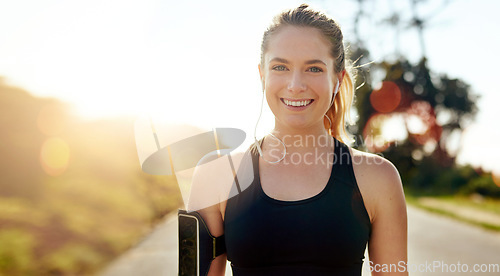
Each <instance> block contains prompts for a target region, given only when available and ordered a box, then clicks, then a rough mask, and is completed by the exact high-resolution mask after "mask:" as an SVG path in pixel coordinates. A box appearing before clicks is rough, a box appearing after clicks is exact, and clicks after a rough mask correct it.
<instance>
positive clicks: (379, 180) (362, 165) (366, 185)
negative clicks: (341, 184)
mask: <svg viewBox="0 0 500 276" xmlns="http://www.w3.org/2000/svg"><path fill="white" fill-rule="evenodd" d="M350 150H351V156H352V163H353V170H354V175H355V177H356V182H357V184H358V187H359V190H360V192H361V195H362V197H363V200H364V202H365V207H366V209H367V211H368V214H369V216H370V219H371V220H372V221H373V220H374V219H375V217H376V216H377V215H378V214H379V213H381V212H383V210H384V209H386V208H388V207H391V204H392V205H398V206H399V205H401V203H403V204H404V193H403V187H402V183H401V178H400V176H399V172H398V170H397V169H396V167H395V166H394V164H392V163H391V162H390V161H389V160H387V159H385V158H383V157H382V156H379V155H376V154H372V153H367V152H363V151H360V150H356V149H352V148H350ZM395 208H399V207H395Z"/></svg>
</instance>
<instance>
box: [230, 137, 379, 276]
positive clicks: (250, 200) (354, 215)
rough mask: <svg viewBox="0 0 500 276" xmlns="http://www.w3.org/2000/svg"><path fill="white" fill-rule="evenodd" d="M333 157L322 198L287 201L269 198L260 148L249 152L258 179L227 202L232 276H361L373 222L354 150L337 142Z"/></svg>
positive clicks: (321, 194)
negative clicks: (358, 179) (261, 171)
mask: <svg viewBox="0 0 500 276" xmlns="http://www.w3.org/2000/svg"><path fill="white" fill-rule="evenodd" d="M334 153H335V157H334V164H333V166H332V172H331V175H330V179H329V180H328V183H327V185H326V186H325V188H324V189H323V190H322V191H321V192H320V193H319V194H317V195H315V196H313V197H310V198H307V199H303V200H297V201H282V200H277V199H273V198H271V197H269V196H268V195H266V194H265V193H264V191H263V190H262V186H261V184H260V177H259V163H258V162H259V154H258V152H257V150H256V149H255V147H251V148H250V149H249V151H247V154H250V155H251V163H252V164H249V165H250V166H253V171H254V173H255V175H254V180H253V182H252V183H251V184H250V185H249V186H248V187H247V188H246V189H243V190H242V191H241V192H240V193H238V194H237V195H236V196H233V197H231V198H230V199H229V200H228V201H227V205H226V211H225V217H224V235H225V241H226V248H227V258H228V260H229V261H231V267H232V270H233V275H235V276H245V275H361V268H362V264H363V259H364V252H365V248H366V244H367V241H368V240H369V237H370V231H371V224H370V219H369V216H368V213H367V211H366V209H365V206H364V203H363V199H362V197H361V194H360V192H359V188H358V185H357V183H356V179H355V177H354V171H353V167H352V159H351V155H350V152H349V148H348V147H347V146H346V145H345V144H343V143H341V142H339V141H338V140H336V139H335V150H334ZM244 164H245V163H242V166H244ZM242 166H240V168H239V170H241V169H242V170H245V168H244V167H242ZM233 188H234V189H236V187H233ZM237 188H238V190H240V189H241V188H240V187H237ZM233 191H235V190H233Z"/></svg>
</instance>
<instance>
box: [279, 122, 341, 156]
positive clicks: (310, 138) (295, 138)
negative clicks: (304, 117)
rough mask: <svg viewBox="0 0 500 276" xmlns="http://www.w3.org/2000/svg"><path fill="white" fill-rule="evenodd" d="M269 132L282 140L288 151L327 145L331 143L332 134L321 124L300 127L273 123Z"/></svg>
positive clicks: (305, 149)
mask: <svg viewBox="0 0 500 276" xmlns="http://www.w3.org/2000/svg"><path fill="white" fill-rule="evenodd" d="M271 134H273V135H274V136H275V137H276V138H278V139H280V140H281V141H283V143H284V144H285V145H286V147H287V150H288V151H308V150H311V149H313V148H317V147H329V146H330V145H332V143H333V138H332V136H330V135H329V134H328V132H327V130H326V129H325V128H324V126H323V125H322V124H317V125H314V126H311V127H309V128H301V129H294V128H289V127H285V126H280V125H279V124H275V127H274V130H273V131H272V132H271Z"/></svg>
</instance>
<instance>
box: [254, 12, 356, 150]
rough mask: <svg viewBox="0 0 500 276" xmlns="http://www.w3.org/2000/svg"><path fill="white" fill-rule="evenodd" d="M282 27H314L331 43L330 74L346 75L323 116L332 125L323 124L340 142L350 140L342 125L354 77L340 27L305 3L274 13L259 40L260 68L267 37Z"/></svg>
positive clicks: (262, 64)
mask: <svg viewBox="0 0 500 276" xmlns="http://www.w3.org/2000/svg"><path fill="white" fill-rule="evenodd" d="M284 26H298V27H312V28H316V29H318V30H319V31H321V33H322V34H323V36H324V37H325V38H326V39H327V40H328V41H329V42H330V43H331V45H332V47H331V50H330V54H331V56H332V57H333V59H334V60H335V68H334V72H335V73H341V72H343V71H344V70H345V71H346V72H345V75H344V78H343V80H342V83H341V84H340V88H339V92H338V94H337V96H336V97H335V100H334V103H333V105H332V107H330V109H328V110H327V112H326V114H325V115H326V116H328V117H329V118H330V120H331V122H332V123H331V125H330V122H328V120H327V119H325V120H324V124H325V128H326V129H328V128H330V130H331V133H332V136H334V137H335V138H337V139H339V140H340V141H346V140H350V138H349V136H348V134H347V131H346V129H345V125H346V122H347V121H350V116H349V113H350V110H351V106H352V102H353V99H354V78H355V75H354V71H353V68H352V67H351V61H350V60H349V59H348V58H347V57H346V51H345V49H344V43H343V35H342V31H341V30H340V26H339V25H338V24H337V23H336V22H335V21H334V20H333V19H331V18H329V17H328V16H326V15H325V14H324V13H321V12H319V11H316V10H313V9H311V8H310V7H309V6H308V5H307V4H302V5H300V6H299V7H298V8H295V9H292V10H287V11H284V12H282V13H281V14H278V15H277V16H275V17H274V19H273V22H272V24H271V25H270V26H269V27H268V28H267V30H266V31H265V32H264V36H263V37H262V44H261V56H260V63H261V67H263V66H264V56H265V53H266V51H267V47H268V44H269V38H270V37H272V35H273V34H274V33H276V32H277V31H278V30H280V29H281V28H282V27H284ZM346 65H347V67H346ZM332 92H333V91H332Z"/></svg>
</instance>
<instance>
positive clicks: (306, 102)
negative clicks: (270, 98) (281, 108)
mask: <svg viewBox="0 0 500 276" xmlns="http://www.w3.org/2000/svg"><path fill="white" fill-rule="evenodd" d="M283 101H284V102H285V104H286V105H288V106H306V105H308V104H310V103H311V101H312V100H305V101H289V100H285V99H283Z"/></svg>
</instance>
